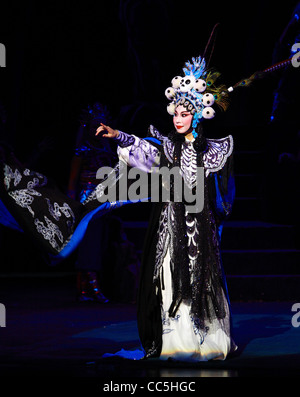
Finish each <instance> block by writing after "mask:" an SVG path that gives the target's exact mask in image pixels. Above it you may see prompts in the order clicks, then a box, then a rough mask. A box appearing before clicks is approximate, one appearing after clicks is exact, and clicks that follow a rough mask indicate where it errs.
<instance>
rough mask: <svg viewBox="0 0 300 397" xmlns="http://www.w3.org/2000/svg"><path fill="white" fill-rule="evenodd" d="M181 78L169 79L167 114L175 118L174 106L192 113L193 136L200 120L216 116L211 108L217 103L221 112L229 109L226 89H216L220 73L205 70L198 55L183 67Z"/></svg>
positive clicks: (204, 64) (204, 65) (222, 86)
mask: <svg viewBox="0 0 300 397" xmlns="http://www.w3.org/2000/svg"><path fill="white" fill-rule="evenodd" d="M183 72H184V76H176V77H174V78H173V79H172V82H171V83H172V86H171V87H169V88H167V89H166V91H165V95H166V97H167V98H168V99H169V100H170V101H171V102H170V103H169V104H168V107H167V111H168V113H169V114H171V115H174V113H175V109H176V106H178V105H183V106H184V107H186V108H187V110H189V111H190V112H191V113H192V114H193V116H194V117H193V122H192V127H193V135H194V137H195V138H196V137H197V133H196V131H195V128H196V127H197V125H198V123H199V122H200V121H201V119H202V118H203V119H212V118H213V117H214V116H215V110H214V109H213V107H212V106H213V105H214V104H215V103H216V104H217V105H219V106H220V107H221V108H222V109H223V110H226V109H227V106H228V90H227V88H226V86H225V85H219V86H216V85H215V82H216V80H217V79H218V77H219V76H220V73H219V72H217V71H216V70H214V69H210V70H207V69H206V62H205V59H204V58H201V56H199V57H197V58H192V62H186V63H185V67H184V68H183Z"/></svg>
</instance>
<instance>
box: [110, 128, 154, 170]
mask: <svg viewBox="0 0 300 397" xmlns="http://www.w3.org/2000/svg"><path fill="white" fill-rule="evenodd" d="M116 142H117V143H118V145H119V146H118V149H117V153H118V156H119V159H120V160H122V161H123V162H124V163H126V164H127V165H128V166H130V167H136V168H139V169H140V170H142V171H145V172H152V171H153V170H152V169H153V168H154V167H158V166H159V164H160V152H159V150H158V149H157V148H156V147H155V146H154V145H152V144H151V143H150V142H149V141H147V140H146V139H141V138H139V137H137V136H135V135H129V134H126V133H125V132H122V131H119V136H118V138H116Z"/></svg>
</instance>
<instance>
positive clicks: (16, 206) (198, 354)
mask: <svg viewBox="0 0 300 397" xmlns="http://www.w3.org/2000/svg"><path fill="white" fill-rule="evenodd" d="M185 66H186V67H185V68H184V69H183V72H184V76H183V77H180V76H176V77H175V78H174V79H173V80H172V87H169V88H168V89H167V90H166V95H167V97H168V98H169V99H170V100H171V102H170V104H169V105H168V112H169V113H170V114H171V115H173V122H174V126H175V132H174V133H172V134H170V135H169V136H168V137H167V136H164V135H162V134H160V133H159V132H158V131H157V130H156V129H155V128H154V127H153V126H151V127H150V129H149V132H150V136H149V137H147V138H145V139H141V138H138V137H136V136H134V135H128V134H126V133H124V132H120V131H117V130H114V129H112V128H111V127H109V126H106V125H101V126H100V127H99V128H98V131H97V133H98V134H100V133H103V132H104V134H103V136H104V137H106V138H113V139H115V140H116V141H117V142H118V144H119V148H118V155H119V158H120V162H119V164H117V166H116V167H115V169H114V170H113V172H114V173H115V174H116V176H117V177H116V179H115V181H114V182H113V183H118V182H119V181H120V180H121V178H126V173H125V171H126V166H125V163H126V164H128V165H129V166H131V167H139V168H141V169H142V170H144V171H148V172H151V170H152V169H153V168H155V167H162V166H167V167H169V168H170V169H172V168H175V167H178V168H179V169H180V173H181V175H182V178H183V180H184V182H185V183H186V185H187V186H188V187H189V188H191V189H195V188H196V189H197V186H198V185H197V184H198V182H199V181H197V180H196V169H197V168H199V167H203V168H204V171H205V173H204V191H203V194H204V208H203V210H202V211H199V212H197V211H196V212H195V213H192V212H188V206H186V205H185V203H184V202H177V201H176V202H175V201H174V202H173V201H169V202H165V203H164V202H162V203H156V204H155V205H154V209H153V214H152V216H151V217H150V219H151V222H150V225H149V228H148V234H147V238H146V242H145V248H144V252H143V263H142V267H141V274H140V286H139V295H138V313H137V320H138V328H139V335H140V339H141V343H142V346H143V349H144V356H145V357H146V358H149V357H160V358H162V359H167V358H169V357H172V358H175V359H180V360H196V361H204V360H211V359H225V358H226V357H227V355H228V353H229V352H230V351H232V350H234V349H235V348H236V346H235V344H234V341H233V340H232V336H231V316H230V303H229V298H228V292H227V287H226V280H225V276H224V273H223V268H222V263H221V256H220V237H221V230H222V222H223V221H224V219H225V218H226V217H227V216H229V215H230V213H231V209H232V204H233V200H234V178H233V168H232V152H233V139H232V137H231V136H228V137H225V138H222V139H207V138H205V136H204V132H203V128H202V120H203V119H211V118H213V117H214V115H215V110H214V109H213V107H212V106H213V105H214V104H217V105H219V106H220V107H221V108H222V109H224V110H226V108H227V105H228V101H227V99H228V90H226V88H225V87H224V86H216V84H215V83H216V80H217V78H218V77H219V73H217V72H215V71H213V70H211V71H209V70H207V68H206V64H205V60H204V58H201V57H198V58H193V60H192V62H187V63H186V65H185ZM1 163H2V182H3V183H1V186H0V194H1V199H2V208H3V211H2V214H4V215H3V217H2V220H1V222H2V223H5V222H6V225H10V226H11V227H15V228H17V227H19V228H20V229H22V230H24V231H25V230H26V231H27V232H29V233H30V235H31V236H32V237H33V239H34V240H35V241H37V242H38V243H39V245H40V246H42V247H44V248H45V250H46V251H47V252H49V254H51V255H52V256H53V258H54V259H56V260H60V259H62V258H64V257H66V256H67V255H69V254H70V252H72V251H73V250H74V249H75V248H76V247H77V246H78V244H79V242H80V241H81V240H82V238H83V236H84V233H85V231H86V228H87V226H88V224H89V222H90V221H91V220H92V219H95V218H96V217H97V216H103V215H104V214H106V213H107V212H108V211H110V210H111V209H113V208H116V207H119V206H120V205H123V204H126V203H130V201H129V200H127V201H121V200H116V201H114V202H105V203H102V204H101V203H99V197H101V195H103V192H104V186H103V183H99V185H97V187H96V189H95V190H94V191H93V192H91V193H90V195H89V196H88V197H87V198H86V199H85V200H84V201H83V202H82V203H79V202H77V201H75V200H72V199H71V198H69V197H66V196H65V195H64V194H62V193H61V192H60V191H59V190H58V189H57V188H56V186H55V184H54V183H53V182H52V181H50V180H49V179H48V178H46V177H45V176H44V175H41V174H39V173H38V172H35V171H32V170H30V169H28V168H22V167H21V166H20V165H18V164H17V163H16V162H15V160H14V157H13V156H12V154H11V152H10V151H9V150H7V149H5V148H4V149H3V156H2V158H1ZM3 219H4V220H5V222H3Z"/></svg>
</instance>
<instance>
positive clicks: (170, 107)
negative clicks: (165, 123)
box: [167, 102, 176, 116]
mask: <svg viewBox="0 0 300 397" xmlns="http://www.w3.org/2000/svg"><path fill="white" fill-rule="evenodd" d="M175 108H176V106H175V103H173V102H171V103H169V104H168V106H167V112H168V113H169V114H170V115H171V116H173V115H174V114H175Z"/></svg>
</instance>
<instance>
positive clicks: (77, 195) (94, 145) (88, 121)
mask: <svg viewBox="0 0 300 397" xmlns="http://www.w3.org/2000/svg"><path fill="white" fill-rule="evenodd" d="M109 122H111V117H110V113H109V111H108V109H107V107H106V106H105V105H102V104H101V103H98V102H96V103H94V104H93V105H92V106H88V108H87V109H86V110H83V111H82V114H81V117H80V127H79V130H78V133H77V139H76V147H75V153H74V156H73V158H72V160H71V170H70V178H69V184H68V195H69V197H71V198H73V199H74V200H78V201H80V202H83V201H84V200H85V199H86V198H87V197H88V196H89V194H90V193H91V192H92V191H93V190H94V189H95V187H96V185H97V184H99V183H100V182H101V181H100V180H97V179H96V174H97V171H98V169H99V168H100V167H104V166H107V167H111V166H112V165H113V162H114V161H115V160H116V158H115V156H114V154H113V151H112V149H111V147H110V143H109V142H108V140H105V139H104V138H102V137H95V133H96V129H97V127H98V126H99V125H100V123H104V124H106V123H109ZM109 216H110V215H106V216H104V217H101V218H99V219H94V220H92V221H91V222H90V224H89V226H88V228H87V231H86V234H85V236H84V238H83V240H82V241H81V243H80V245H79V247H78V254H77V261H76V264H75V267H76V270H77V289H78V299H79V301H96V302H99V303H106V302H108V299H107V298H106V297H105V296H104V295H103V293H102V292H101V289H100V281H99V280H100V279H102V277H101V273H102V272H103V268H104V258H105V251H106V249H107V244H108V239H107V237H108V223H107V220H108V218H109Z"/></svg>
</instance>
